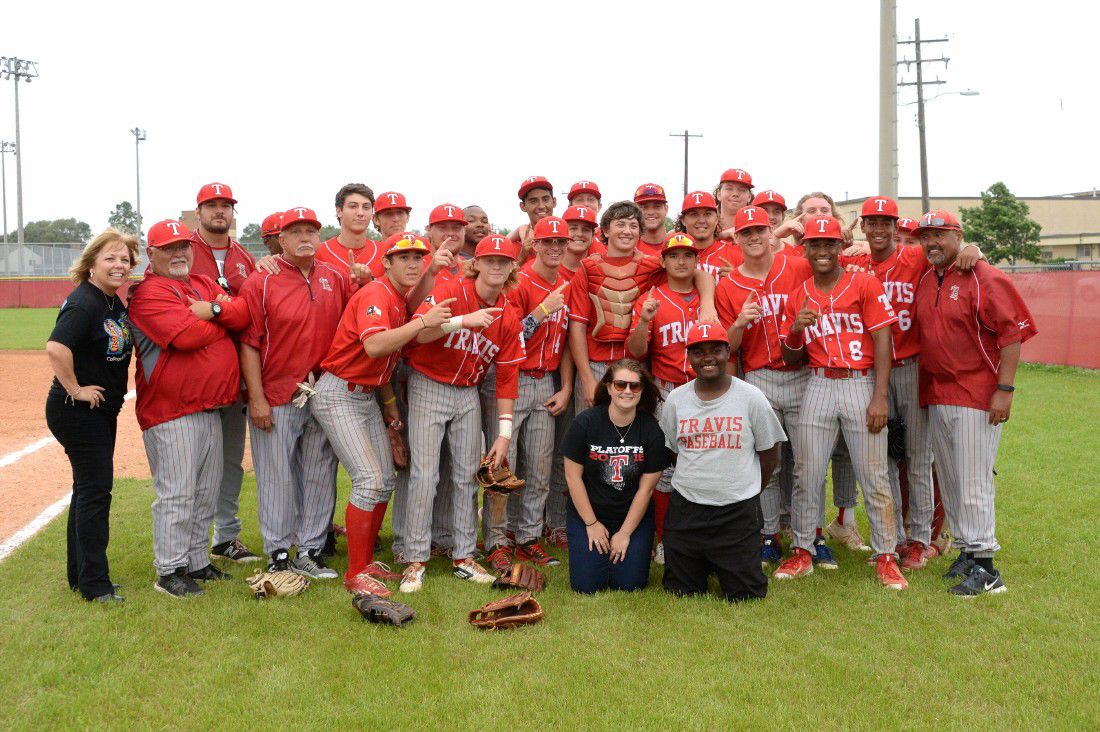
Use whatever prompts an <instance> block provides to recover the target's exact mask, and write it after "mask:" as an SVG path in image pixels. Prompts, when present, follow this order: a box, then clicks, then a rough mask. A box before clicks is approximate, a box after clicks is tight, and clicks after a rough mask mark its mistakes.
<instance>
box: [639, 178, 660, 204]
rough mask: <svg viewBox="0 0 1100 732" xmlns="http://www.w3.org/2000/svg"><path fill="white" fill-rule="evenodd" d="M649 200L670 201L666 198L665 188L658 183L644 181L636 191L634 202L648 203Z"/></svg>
mask: <svg viewBox="0 0 1100 732" xmlns="http://www.w3.org/2000/svg"><path fill="white" fill-rule="evenodd" d="M647 201H656V202H657V203H668V199H667V198H665V189H664V188H662V187H661V186H659V185H657V184H656V183H642V184H641V185H640V186H638V187H637V189H635V191H634V203H646V202H647Z"/></svg>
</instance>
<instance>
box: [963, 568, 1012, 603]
mask: <svg viewBox="0 0 1100 732" xmlns="http://www.w3.org/2000/svg"><path fill="white" fill-rule="evenodd" d="M1007 590H1008V588H1007V587H1005V581H1004V580H1003V579H1001V573H1000V572H998V571H997V570H993V574H990V573H989V572H987V571H986V569H985V567H983V566H981V565H980V564H975V565H974V568H973V569H971V570H970V574H968V575H967V576H966V579H964V580H963V581H962V582H960V583H959V584H957V585H955V586H954V587H952V588H951V589H950V590H948V592H950V593H951V594H952V595H955V596H956V597H977V596H978V595H987V594H988V595H996V594H997V593H999V592H1005V591H1007Z"/></svg>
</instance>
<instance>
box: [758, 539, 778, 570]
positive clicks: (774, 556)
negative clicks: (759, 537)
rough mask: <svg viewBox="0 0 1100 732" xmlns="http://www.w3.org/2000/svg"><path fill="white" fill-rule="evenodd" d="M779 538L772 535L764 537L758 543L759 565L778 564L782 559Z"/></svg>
mask: <svg viewBox="0 0 1100 732" xmlns="http://www.w3.org/2000/svg"><path fill="white" fill-rule="evenodd" d="M780 549H781V547H780V546H779V540H778V539H776V537H774V536H767V537H764V541H762V542H761V543H760V565H761V567H767V566H768V565H769V564H779V562H780V561H782V559H783V555H782V554H781V553H780Z"/></svg>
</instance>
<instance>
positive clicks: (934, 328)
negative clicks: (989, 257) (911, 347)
mask: <svg viewBox="0 0 1100 732" xmlns="http://www.w3.org/2000/svg"><path fill="white" fill-rule="evenodd" d="M916 300H917V302H916V313H917V317H916V325H917V331H918V337H919V339H920V405H921V406H922V407H926V406H928V405H929V404H954V405H958V406H962V407H970V408H972V409H981V410H983V411H984V410H988V409H989V400H990V398H992V396H993V392H994V390H995V389H996V388H997V369H999V368H1000V365H1001V349H1002V348H1004V347H1005V346H1010V345H1012V344H1014V343H1023V342H1024V341H1026V340H1027V339H1029V338H1031V337H1032V336H1034V335H1035V334H1036V333H1038V332H1039V331H1038V330H1037V329H1036V327H1035V320H1034V319H1033V318H1032V317H1031V312H1030V311H1029V310H1028V308H1027V304H1026V303H1024V300H1023V298H1022V297H1020V293H1019V292H1017V291H1016V288H1015V286H1013V284H1012V280H1010V279H1009V277H1008V275H1006V274H1005V273H1004V272H1002V271H1001V270H999V269H997V268H996V267H994V266H992V265H990V264H988V263H986V262H978V264H977V266H975V267H974V269H973V270H971V271H970V272H960V271H959V270H957V269H955V267H954V265H952V266H951V267H948V268H947V269H946V270H945V271H944V273H943V277H942V279H941V278H940V277H939V276H938V275H937V274H936V271H935V270H934V269H929V270H928V271H927V272H925V273H924V276H923V277H922V278H921V280H920V283H919V284H918V286H917V293H916Z"/></svg>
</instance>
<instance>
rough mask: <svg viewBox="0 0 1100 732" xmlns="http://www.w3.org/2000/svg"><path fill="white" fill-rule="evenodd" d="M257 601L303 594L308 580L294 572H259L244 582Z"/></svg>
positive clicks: (307, 585)
mask: <svg viewBox="0 0 1100 732" xmlns="http://www.w3.org/2000/svg"><path fill="white" fill-rule="evenodd" d="M245 582H247V583H248V586H249V588H250V589H251V590H252V592H253V594H254V595H255V596H256V599H258V600H264V599H266V598H268V597H294V596H295V595H300V594H302V593H303V592H305V589H306V588H307V587H309V580H307V579H306V578H305V577H303V576H302V575H300V574H295V573H294V572H286V571H283V572H261V573H260V574H254V575H252V576H251V577H249V578H248V579H246V580H245Z"/></svg>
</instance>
